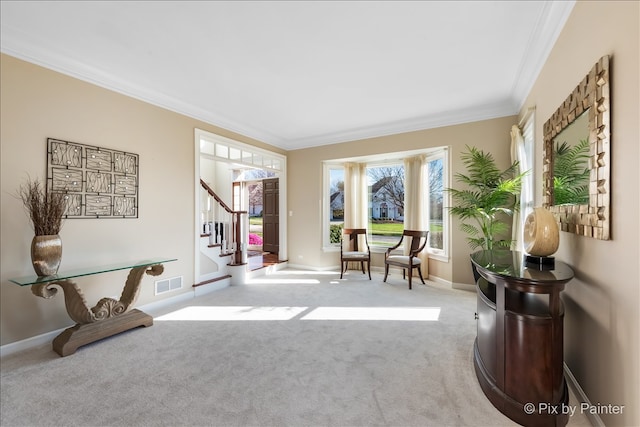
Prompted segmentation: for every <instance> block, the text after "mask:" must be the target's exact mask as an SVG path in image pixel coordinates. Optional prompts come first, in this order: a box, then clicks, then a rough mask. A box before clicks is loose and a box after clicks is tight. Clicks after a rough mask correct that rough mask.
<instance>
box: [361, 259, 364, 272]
mask: <svg viewBox="0 0 640 427" xmlns="http://www.w3.org/2000/svg"><path fill="white" fill-rule="evenodd" d="M360 268H362V274H364V261H360Z"/></svg>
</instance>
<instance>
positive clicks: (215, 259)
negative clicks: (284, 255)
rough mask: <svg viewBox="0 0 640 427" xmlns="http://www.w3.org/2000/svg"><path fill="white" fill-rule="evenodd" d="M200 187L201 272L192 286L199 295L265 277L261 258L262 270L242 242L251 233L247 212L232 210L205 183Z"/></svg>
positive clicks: (202, 182)
mask: <svg viewBox="0 0 640 427" xmlns="http://www.w3.org/2000/svg"><path fill="white" fill-rule="evenodd" d="M200 187H201V191H200V197H201V199H200V202H201V203H200V206H201V212H200V218H201V221H200V222H201V231H200V235H199V239H200V245H199V247H200V251H199V256H200V272H199V275H198V277H197V278H196V283H195V284H194V285H193V287H194V291H195V293H196V295H198V294H204V293H208V292H211V291H213V290H217V289H221V288H223V287H226V286H229V285H235V284H242V283H244V281H245V280H246V279H247V278H249V277H253V276H256V275H263V274H266V273H267V272H268V269H264V268H261V267H262V256H260V266H257V265H256V262H257V260H249V258H248V256H247V242H245V241H244V240H243V237H244V236H247V235H248V233H247V232H248V230H249V217H248V215H247V211H234V210H233V209H231V208H230V207H229V206H228V205H227V204H226V203H225V202H224V201H223V200H222V199H221V198H220V197H218V195H217V194H216V193H215V192H214V191H213V190H212V189H211V187H209V186H208V185H207V184H206V183H205V182H204V181H203V180H202V179H201V180H200ZM276 258H277V257H276ZM254 261H256V262H254ZM258 267H260V268H258Z"/></svg>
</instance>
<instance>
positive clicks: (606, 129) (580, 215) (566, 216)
mask: <svg viewBox="0 0 640 427" xmlns="http://www.w3.org/2000/svg"><path fill="white" fill-rule="evenodd" d="M609 79H610V74H609V56H603V57H602V58H600V60H599V61H598V62H596V64H595V65H594V66H593V68H591V71H590V72H589V74H587V75H586V76H585V78H584V79H583V80H582V81H581V82H580V84H578V86H576V88H575V89H574V90H573V92H572V93H571V94H570V95H569V96H568V97H567V99H566V100H565V101H564V102H563V103H562V105H560V107H559V108H558V109H557V110H556V111H555V113H553V115H552V116H551V118H549V120H547V122H546V123H545V124H544V127H543V133H544V147H543V166H542V168H543V169H542V178H543V200H542V203H543V206H544V207H545V208H548V209H549V210H550V211H551V212H552V213H553V214H554V216H555V217H556V220H557V221H558V222H559V225H560V230H562V231H567V232H569V233H575V234H578V235H581V236H587V237H593V238H595V239H600V240H609V239H610V216H611V215H610V206H609V205H610V194H611V193H610V188H609V187H610V182H609V181H610V179H609V177H610V164H611V163H610V143H611V136H610V117H609V111H610V103H609V101H610V99H609ZM587 110H588V115H589V159H590V160H589V167H590V175H589V204H588V205H554V203H553V201H554V195H553V188H554V186H553V162H554V159H553V153H554V138H555V137H556V136H557V135H558V134H559V133H560V132H562V131H563V130H564V129H565V128H566V127H567V126H569V125H570V124H571V123H572V122H573V121H574V120H575V119H576V118H577V117H578V116H580V114H582V113H583V112H585V111H587Z"/></svg>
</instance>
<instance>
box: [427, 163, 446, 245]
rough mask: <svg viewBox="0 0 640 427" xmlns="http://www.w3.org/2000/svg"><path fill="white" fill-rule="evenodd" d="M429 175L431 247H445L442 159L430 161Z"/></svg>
mask: <svg viewBox="0 0 640 427" xmlns="http://www.w3.org/2000/svg"><path fill="white" fill-rule="evenodd" d="M428 177H429V247H431V248H434V249H444V240H443V235H444V227H443V225H444V224H443V213H444V205H443V201H444V182H443V180H442V179H443V162H442V159H441V158H440V159H435V160H432V161H430V162H429V163H428Z"/></svg>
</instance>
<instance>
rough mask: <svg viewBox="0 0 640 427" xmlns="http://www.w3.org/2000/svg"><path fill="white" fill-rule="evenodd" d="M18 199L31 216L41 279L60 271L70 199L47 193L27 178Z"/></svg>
mask: <svg viewBox="0 0 640 427" xmlns="http://www.w3.org/2000/svg"><path fill="white" fill-rule="evenodd" d="M18 196H19V197H20V199H21V200H22V204H23V206H24V208H25V210H26V212H27V214H28V215H29V219H30V221H31V226H32V227H33V231H34V233H35V236H34V237H33V240H32V241H31V262H32V264H33V268H34V270H35V272H36V274H38V276H50V275H52V274H56V273H57V272H58V268H59V267H60V261H61V259H62V240H61V239H60V235H59V233H60V229H61V228H62V223H63V218H64V215H65V210H66V205H67V199H66V195H65V194H64V193H56V192H51V191H47V190H46V189H45V188H44V186H43V185H42V184H41V183H40V181H37V180H32V179H31V178H29V179H27V182H26V183H24V184H22V185H21V186H20V188H19V190H18Z"/></svg>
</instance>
